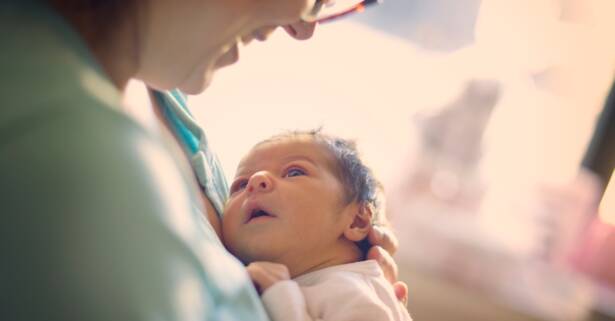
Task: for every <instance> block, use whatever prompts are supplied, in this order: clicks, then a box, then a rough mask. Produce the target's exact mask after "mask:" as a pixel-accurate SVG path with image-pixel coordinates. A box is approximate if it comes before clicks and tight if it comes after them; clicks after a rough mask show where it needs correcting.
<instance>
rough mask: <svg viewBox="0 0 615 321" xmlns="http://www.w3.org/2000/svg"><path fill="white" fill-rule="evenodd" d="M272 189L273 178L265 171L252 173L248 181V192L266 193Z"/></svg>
mask: <svg viewBox="0 0 615 321" xmlns="http://www.w3.org/2000/svg"><path fill="white" fill-rule="evenodd" d="M272 189H273V180H272V179H271V177H270V176H269V174H267V173H266V172H258V173H254V174H253V175H252V177H250V180H249V181H248V193H256V192H259V193H267V192H270V191H271V190H272Z"/></svg>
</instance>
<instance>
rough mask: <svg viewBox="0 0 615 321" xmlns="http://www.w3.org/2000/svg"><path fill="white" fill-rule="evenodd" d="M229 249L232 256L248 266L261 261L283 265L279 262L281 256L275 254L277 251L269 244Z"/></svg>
mask: <svg viewBox="0 0 615 321" xmlns="http://www.w3.org/2000/svg"><path fill="white" fill-rule="evenodd" d="M227 248H228V250H229V252H231V254H233V255H234V256H235V257H237V258H238V259H239V260H240V261H241V262H243V263H244V264H246V265H248V264H250V263H252V262H259V261H267V262H276V263H281V262H277V261H278V259H279V255H277V254H276V253H274V252H275V251H274V250H273V249H272V248H271V247H270V246H268V244H263V245H258V244H251V245H250V246H238V247H236V248H234V247H228V246H227Z"/></svg>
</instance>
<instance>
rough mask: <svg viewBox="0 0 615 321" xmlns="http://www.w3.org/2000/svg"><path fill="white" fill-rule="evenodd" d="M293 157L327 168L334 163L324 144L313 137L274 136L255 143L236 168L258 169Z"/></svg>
mask: <svg viewBox="0 0 615 321" xmlns="http://www.w3.org/2000/svg"><path fill="white" fill-rule="evenodd" d="M294 159H304V160H307V161H311V162H313V163H315V164H316V165H320V166H326V167H327V168H330V167H331V166H332V165H333V164H334V159H333V155H332V154H331V153H330V152H329V150H328V149H327V148H326V147H325V145H324V144H322V143H320V142H318V141H317V140H315V139H314V138H313V137H308V136H292V137H284V138H274V139H270V140H267V141H264V142H262V143H259V144H257V145H256V146H254V147H253V148H252V150H250V152H249V153H248V154H247V155H246V156H245V157H244V158H243V159H242V160H241V162H240V163H239V166H238V167H237V170H238V171H240V170H242V169H248V168H251V169H253V170H260V168H259V167H266V166H268V165H275V164H279V163H284V162H287V161H292V160H294Z"/></svg>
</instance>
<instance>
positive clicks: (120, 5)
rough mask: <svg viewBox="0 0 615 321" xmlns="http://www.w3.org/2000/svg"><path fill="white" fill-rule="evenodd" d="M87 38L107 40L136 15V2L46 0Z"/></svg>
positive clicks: (132, 0) (120, 0) (131, 0)
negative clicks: (111, 33) (130, 16)
mask: <svg viewBox="0 0 615 321" xmlns="http://www.w3.org/2000/svg"><path fill="white" fill-rule="evenodd" d="M45 1H46V2H47V3H48V4H49V5H50V6H51V7H53V8H54V9H55V10H57V11H58V12H59V13H60V14H61V15H62V16H64V17H65V18H66V19H67V20H68V21H70V22H71V24H73V25H75V26H76V27H77V29H79V31H80V32H81V33H82V34H84V36H85V37H87V38H90V39H99V40H106V37H108V36H109V35H110V32H111V31H112V30H113V29H114V28H115V27H117V26H118V25H119V24H121V23H122V22H123V19H125V18H126V17H127V15H128V14H129V13H130V14H133V13H135V11H136V10H135V9H136V6H137V1H135V0H45Z"/></svg>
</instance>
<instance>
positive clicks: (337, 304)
mask: <svg viewBox="0 0 615 321" xmlns="http://www.w3.org/2000/svg"><path fill="white" fill-rule="evenodd" d="M261 299H262V301H263V303H264V304H265V308H266V309H267V312H268V313H269V316H270V317H271V318H272V320H273V321H312V320H313V321H389V320H390V321H408V320H412V319H411V318H410V315H409V314H408V311H407V310H406V309H405V308H403V307H402V306H401V305H400V303H399V302H398V300H397V298H396V297H395V293H394V290H393V287H392V286H391V284H390V283H389V282H388V281H387V280H386V279H385V278H384V274H383V273H382V270H381V269H380V266H379V265H378V263H376V261H373V260H368V261H361V262H356V263H350V264H343V265H336V266H332V267H328V268H324V269H322V270H318V271H314V272H311V273H308V274H304V275H301V276H299V277H297V278H295V279H293V280H286V281H281V282H278V283H276V284H274V285H273V286H271V287H270V288H269V289H267V290H266V291H265V293H263V295H262V297H261Z"/></svg>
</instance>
